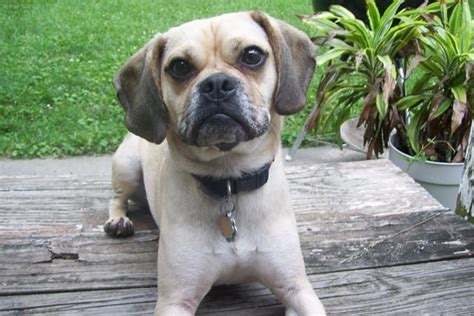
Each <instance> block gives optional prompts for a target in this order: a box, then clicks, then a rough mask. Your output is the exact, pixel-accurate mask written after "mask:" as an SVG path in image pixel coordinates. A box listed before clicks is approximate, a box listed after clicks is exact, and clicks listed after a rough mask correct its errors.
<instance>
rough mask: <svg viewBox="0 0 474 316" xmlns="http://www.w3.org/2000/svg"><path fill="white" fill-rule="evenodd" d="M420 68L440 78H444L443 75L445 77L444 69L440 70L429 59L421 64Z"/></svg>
mask: <svg viewBox="0 0 474 316" xmlns="http://www.w3.org/2000/svg"><path fill="white" fill-rule="evenodd" d="M420 66H421V67H422V68H423V69H424V70H426V71H428V72H430V73H432V74H433V75H435V76H436V77H438V78H442V77H443V75H444V72H443V69H440V68H439V66H438V65H437V64H435V63H433V61H431V60H429V59H426V60H423V61H422V62H420Z"/></svg>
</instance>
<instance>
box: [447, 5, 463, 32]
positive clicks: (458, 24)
mask: <svg viewBox="0 0 474 316" xmlns="http://www.w3.org/2000/svg"><path fill="white" fill-rule="evenodd" d="M461 1H462V0H461ZM448 24H449V31H450V32H451V33H452V34H455V35H456V34H459V33H460V31H462V30H461V28H462V12H461V3H458V4H456V5H455V6H454V8H453V10H452V11H451V14H450V16H449V21H448Z"/></svg>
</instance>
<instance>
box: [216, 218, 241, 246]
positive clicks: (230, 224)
mask: <svg viewBox="0 0 474 316" xmlns="http://www.w3.org/2000/svg"><path fill="white" fill-rule="evenodd" d="M219 227H220V228H221V233H222V235H223V236H224V237H225V239H226V240H227V241H228V242H233V241H234V239H235V235H237V225H236V224H235V219H234V217H233V216H232V214H231V213H227V214H222V215H221V216H220V217H219Z"/></svg>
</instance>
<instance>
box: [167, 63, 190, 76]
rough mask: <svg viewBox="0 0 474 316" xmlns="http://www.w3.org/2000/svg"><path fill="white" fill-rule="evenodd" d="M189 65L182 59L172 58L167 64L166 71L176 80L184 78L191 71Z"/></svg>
mask: <svg viewBox="0 0 474 316" xmlns="http://www.w3.org/2000/svg"><path fill="white" fill-rule="evenodd" d="M192 70H193V69H192V67H191V65H190V64H189V63H188V62H187V61H186V60H184V59H181V58H177V59H174V60H173V61H172V62H171V63H170V65H169V66H168V72H169V73H170V74H171V75H172V76H173V77H174V78H176V79H178V80H184V79H186V78H187V77H188V76H189V75H191V73H192Z"/></svg>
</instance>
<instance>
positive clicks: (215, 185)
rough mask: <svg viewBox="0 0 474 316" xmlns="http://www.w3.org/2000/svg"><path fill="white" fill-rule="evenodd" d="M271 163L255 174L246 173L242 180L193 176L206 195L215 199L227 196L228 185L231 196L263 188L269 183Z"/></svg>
mask: <svg viewBox="0 0 474 316" xmlns="http://www.w3.org/2000/svg"><path fill="white" fill-rule="evenodd" d="M270 166H271V163H268V164H266V165H265V166H263V167H262V168H260V169H258V170H257V171H255V172H250V173H244V174H242V176H241V177H240V178H213V177H209V176H197V175H193V176H194V178H196V179H197V180H198V181H199V182H200V183H201V186H202V188H203V189H204V191H205V192H206V193H208V194H209V195H211V196H215V197H221V198H222V197H226V196H227V183H228V182H229V183H230V188H231V194H238V193H240V192H244V191H253V190H256V189H258V188H260V187H262V186H263V185H264V184H265V183H267V181H268V170H270Z"/></svg>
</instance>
